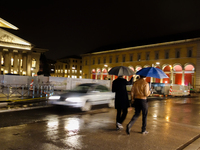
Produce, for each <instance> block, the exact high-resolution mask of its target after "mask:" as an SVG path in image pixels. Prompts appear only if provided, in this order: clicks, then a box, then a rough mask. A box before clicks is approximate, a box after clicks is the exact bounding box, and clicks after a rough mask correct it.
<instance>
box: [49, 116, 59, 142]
mask: <svg viewBox="0 0 200 150" xmlns="http://www.w3.org/2000/svg"><path fill="white" fill-rule="evenodd" d="M58 125H59V123H58V120H57V119H56V120H49V121H48V122H47V137H48V138H49V139H52V138H53V139H57V137H58Z"/></svg>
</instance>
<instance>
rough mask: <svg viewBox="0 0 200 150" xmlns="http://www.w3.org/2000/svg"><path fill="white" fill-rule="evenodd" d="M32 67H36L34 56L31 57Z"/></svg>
mask: <svg viewBox="0 0 200 150" xmlns="http://www.w3.org/2000/svg"><path fill="white" fill-rule="evenodd" d="M32 68H36V59H35V58H33V59H32Z"/></svg>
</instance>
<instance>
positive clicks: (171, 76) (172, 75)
mask: <svg viewBox="0 0 200 150" xmlns="http://www.w3.org/2000/svg"><path fill="white" fill-rule="evenodd" d="M170 83H171V84H174V71H173V70H172V69H171V74H170Z"/></svg>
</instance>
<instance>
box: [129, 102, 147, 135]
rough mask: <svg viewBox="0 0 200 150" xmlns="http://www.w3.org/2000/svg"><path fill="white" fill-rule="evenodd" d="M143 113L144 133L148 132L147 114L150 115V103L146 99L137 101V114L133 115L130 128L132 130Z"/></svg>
mask: <svg viewBox="0 0 200 150" xmlns="http://www.w3.org/2000/svg"><path fill="white" fill-rule="evenodd" d="M141 111H142V132H144V131H145V130H146V126H147V113H148V102H147V100H145V99H135V114H134V115H133V117H132V119H131V121H130V122H129V124H128V127H129V128H131V127H132V126H133V124H134V123H135V121H136V120H137V118H138V117H139V116H140V112H141Z"/></svg>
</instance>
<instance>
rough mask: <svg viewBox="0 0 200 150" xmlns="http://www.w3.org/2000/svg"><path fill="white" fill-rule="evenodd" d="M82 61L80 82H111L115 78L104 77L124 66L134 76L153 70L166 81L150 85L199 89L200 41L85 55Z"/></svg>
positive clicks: (171, 42)
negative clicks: (149, 67)
mask: <svg viewBox="0 0 200 150" xmlns="http://www.w3.org/2000/svg"><path fill="white" fill-rule="evenodd" d="M82 60H83V78H91V79H100V80H103V79H107V77H108V78H110V79H111V80H113V79H115V78H116V76H109V75H108V71H109V69H111V68H112V67H115V66H127V67H129V68H131V69H132V70H133V71H135V72H137V71H138V70H140V69H141V68H144V67H148V66H154V67H157V68H160V69H161V70H163V71H164V72H165V73H166V74H167V75H168V77H169V78H165V79H157V78H153V81H151V82H156V83H172V84H180V85H191V86H194V87H196V88H200V38H194V39H185V40H178V41H170V42H165V43H157V44H150V45H141V46H135V47H127V48H121V49H115V50H106V51H100V52H94V53H87V54H83V55H82ZM127 78H129V77H127ZM147 81H148V82H150V78H147Z"/></svg>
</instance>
